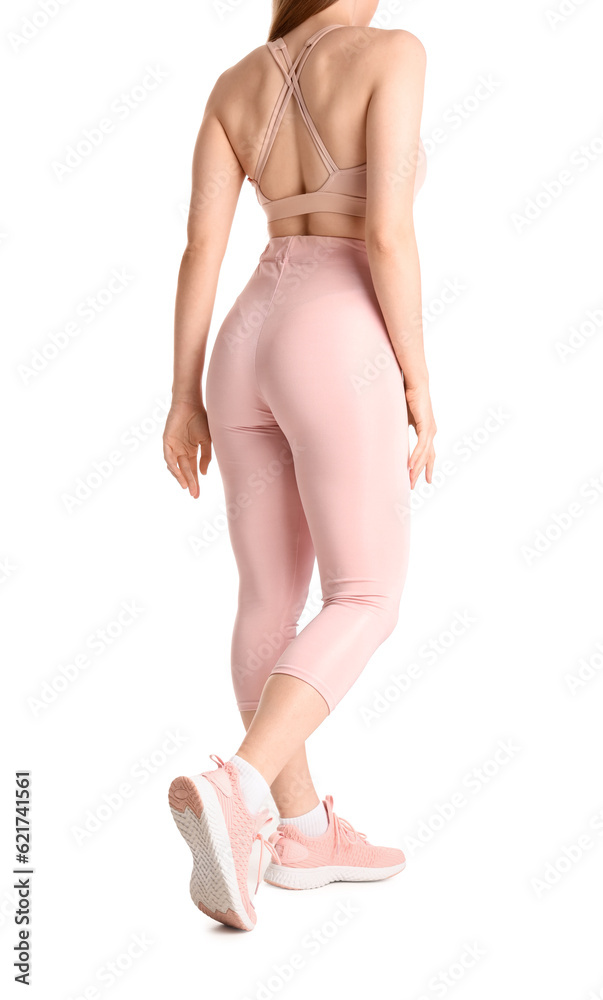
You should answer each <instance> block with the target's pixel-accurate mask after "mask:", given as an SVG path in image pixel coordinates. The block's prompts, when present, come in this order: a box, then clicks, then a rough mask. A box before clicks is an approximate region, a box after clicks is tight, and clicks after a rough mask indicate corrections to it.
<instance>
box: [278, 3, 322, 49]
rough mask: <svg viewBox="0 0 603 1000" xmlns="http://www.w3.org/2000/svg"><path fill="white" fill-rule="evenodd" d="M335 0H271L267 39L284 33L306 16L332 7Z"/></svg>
mask: <svg viewBox="0 0 603 1000" xmlns="http://www.w3.org/2000/svg"><path fill="white" fill-rule="evenodd" d="M336 2H337V0H272V23H271V25H270V32H269V34H268V41H269V42H273V41H274V40H275V38H280V37H281V35H286V34H287V32H288V31H293V29H294V28H297V26H298V25H299V24H302V23H303V22H304V21H305V20H306V19H307V18H308V17H312V16H313V15H314V14H319V13H320V11H321V10H326V9H327V7H332V6H333V4H334V3H336Z"/></svg>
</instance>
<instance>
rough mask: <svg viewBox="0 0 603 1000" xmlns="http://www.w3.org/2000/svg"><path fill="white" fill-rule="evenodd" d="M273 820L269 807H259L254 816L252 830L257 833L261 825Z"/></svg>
mask: <svg viewBox="0 0 603 1000" xmlns="http://www.w3.org/2000/svg"><path fill="white" fill-rule="evenodd" d="M273 822H274V816H273V815H272V813H271V812H270V810H269V809H260V811H259V813H257V815H256V817H255V821H254V824H253V832H254V833H259V832H260V830H261V829H262V827H264V826H266V824H267V823H270V824H272V823H273Z"/></svg>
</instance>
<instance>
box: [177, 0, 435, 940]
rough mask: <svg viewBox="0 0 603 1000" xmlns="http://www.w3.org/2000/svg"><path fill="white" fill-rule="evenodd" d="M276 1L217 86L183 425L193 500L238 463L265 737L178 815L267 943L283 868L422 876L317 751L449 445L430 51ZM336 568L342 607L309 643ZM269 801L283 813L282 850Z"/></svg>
mask: <svg viewBox="0 0 603 1000" xmlns="http://www.w3.org/2000/svg"><path fill="white" fill-rule="evenodd" d="M273 6H274V11H273V15H274V16H273V22H272V26H271V29H270V35H269V40H268V43H267V44H266V45H263V46H261V47H260V48H257V49H254V50H253V51H252V52H250V53H249V55H247V56H246V57H245V58H244V59H242V60H241V61H240V62H239V63H237V64H236V65H235V66H233V67H231V68H230V69H228V70H227V71H226V72H225V73H223V74H222V75H221V76H220V77H219V79H218V81H217V83H216V84H215V86H214V89H213V90H212V92H211V94H210V97H209V100H208V102H207V107H206V109H205V114H204V118H203V122H202V125H201V129H200V132H199V136H198V139H197V144H196V147H195V152H194V160H193V192H192V199H191V208H190V216H189V221H188V243H187V246H186V249H185V252H184V256H183V260H182V265H181V269H180V274H179V280H178V290H177V300H176V316H175V326H176V329H175V362H174V384H173V403H172V407H171V410H170V413H169V416H168V420H167V425H166V429H165V434H164V453H165V459H166V462H167V465H168V468H169V470H170V472H171V473H172V474H173V475H174V476H175V477H176V479H177V480H178V482H179V483H180V485H181V486H182V487H183V488H184V489H186V488H188V490H189V491H190V493H191V495H192V496H193V497H197V496H199V481H198V477H197V456H198V449H199V448H200V449H201V455H200V459H199V470H200V472H201V474H202V475H205V474H206V473H207V467H208V463H209V461H210V458H211V448H212V442H213V446H214V448H215V451H216V457H217V460H218V464H219V469H220V473H221V476H222V479H223V483H224V490H225V496H226V503H227V509H228V512H229V532H230V538H231V542H232V546H233V550H234V554H235V557H236V561H237V566H238V569H239V574H240V589H239V605H238V613H237V617H236V622H235V626H234V633H233V639H232V677H233V683H234V688H235V694H236V697H237V703H238V707H239V710H240V711H241V715H242V718H243V723H244V725H245V728H246V731H247V732H246V736H245V738H244V740H243V742H242V743H241V745H240V747H239V748H238V749H237V751H236V753H235V754H234V755H233V756H232V757H231V758H230V759H229V760H228V761H227V762H226V763H224V762H223V761H222V760H221V759H220V758H218V757H213V756H212V759H213V760H214V762H215V763H216V764H217V765H218V766H217V768H215V769H214V770H212V771H207V772H204V773H203V774H199V775H195V776H194V777H191V778H188V777H180V778H176V779H175V780H174V781H173V782H172V785H171V787H170V793H169V801H170V806H171V809H172V814H173V816H174V819H175V820H176V823H177V825H178V828H179V830H180V832H181V833H182V834H183V836H184V837H185V839H186V841H187V843H188V844H189V846H190V848H191V851H192V853H193V857H194V869H193V875H192V879H191V894H192V897H193V900H194V902H195V903H196V904H197V905H198V906H199V908H200V909H201V910H202V911H203V912H204V913H206V914H207V915H208V916H210V917H212V918H213V919H215V920H219V921H222V922H223V923H225V924H231V925H232V926H235V927H240V928H244V929H246V930H250V929H251V928H253V927H254V925H255V922H256V912H255V908H254V905H253V902H252V899H253V897H254V896H255V893H256V891H257V888H258V885H259V883H260V881H261V879H262V877H263V876H264V872H265V877H266V879H267V880H268V881H270V882H273V883H275V884H276V885H280V886H283V887H287V888H311V887H316V886H319V885H324V884H326V883H327V882H330V881H341V880H355V881H365V880H375V879H381V878H385V877H387V876H389V875H393V874H396V873H397V872H399V871H401V870H402V868H403V867H404V863H405V862H404V855H403V853H402V851H399V850H396V849H388V848H378V847H375V846H373V845H372V844H370V843H369V842H368V840H367V839H366V837H365V835H364V834H361V833H358V832H357V831H356V830H354V828H353V827H352V826H351V824H349V823H348V822H347V821H346V820H342V819H340V818H339V817H338V816H337V815H336V814H334V813H333V801H332V798H331V796H327V797H326V799H325V800H324V801H323V802H321V801H320V800H319V797H318V795H317V793H316V791H315V789H314V786H313V784H312V779H311V776H310V773H309V770H308V763H307V760H306V753H305V747H304V744H305V741H306V739H307V738H308V737H309V736H310V734H311V733H312V732H313V731H314V730H315V729H316V728H317V727H318V726H319V725H320V724H321V722H322V721H323V720H324V719H325V718H326V716H327V715H328V714H329V713H330V712H331V711H332V710H333V708H334V707H335V706H336V705H337V704H338V702H339V701H340V700H341V699H342V697H343V696H344V694H345V693H346V692H347V691H348V690H349V689H350V687H351V686H352V684H353V683H354V681H355V680H356V679H357V677H358V676H359V674H360V673H361V671H362V670H363V668H364V667H365V665H366V663H367V662H368V660H369V658H370V656H371V655H372V653H373V652H374V651H375V650H376V649H377V647H378V646H379V645H380V644H381V642H383V640H384V639H385V638H386V637H387V636H388V635H389V634H390V633H391V631H392V630H393V628H394V626H395V624H396V621H397V616H398V608H399V603H400V598H401V593H402V587H403V584H404V579H405V575H406V567H407V558H408V529H409V518H408V516H407V515H408V512H409V497H410V490H411V489H412V488H413V487H414V485H415V483H416V482H417V479H418V477H419V475H420V474H421V472H422V471H423V470H425V474H426V479H427V481H428V482H431V476H432V470H433V464H434V458H435V453H434V447H433V438H434V434H435V431H436V426H435V423H434V418H433V413H432V407H431V401H430V396H429V384H428V373H427V368H426V363H425V357H424V352H423V337H422V329H421V294H420V273H419V263H418V257H417V248H416V241H415V236H414V229H413V219H412V207H413V198H414V194H415V191H416V189H417V187H418V186H419V185H420V183H421V181H422V178H423V174H424V151H423V148H422V145H421V142H420V137H419V127H420V119H421V110H422V101H423V82H424V71H425V53H424V49H423V47H422V45H421V43H420V42H419V41H418V39H417V38H415V37H414V36H413V35H411V34H409V33H408V32H406V31H402V30H393V31H384V30H379V29H376V28H370V27H368V25H369V22H370V20H371V18H372V17H373V15H374V13H375V10H376V8H377V2H376V0H335V2H334V0H274V5H273ZM246 177H247V178H248V179H249V180H250V182H251V184H252V185H253V187H254V188H255V191H256V194H257V197H258V200H259V202H260V204H261V205H262V206H263V208H264V209H265V211H266V214H267V218H268V235H269V242H268V244H267V246H266V249H265V250H264V252H263V253H262V254H261V256H260V259H259V263H258V266H257V268H256V269H255V271H254V273H253V274H252V276H251V278H250V280H249V282H248V283H247V285H246V286H245V288H244V289H243V291H242V292H241V293H240V295H239V296H238V298H237V300H236V302H235V303H234V305H233V307H232V309H231V310H230V312H229V313H228V315H227V316H226V318H225V319H224V321H223V323H222V326H221V328H220V330H219V332H218V335H217V339H216V342H215V345H214V348H213V351H212V356H211V361H210V364H209V368H208V373H207V384H206V398H207V410H206V409H205V407H204V403H203V399H202V395H201V376H202V370H203V364H204V357H205V347H206V340H207V334H208V330H209V326H210V320H211V314H212V308H213V303H214V297H215V292H216V284H217V280H218V274H219V269H220V264H221V262H222V259H223V256H224V252H225V249H226V244H227V240H228V235H229V232H230V228H231V223H232V219H233V215H234V211H235V207H236V204H237V199H238V197H239V193H240V191H241V188H242V186H243V181H244V180H245V178H246ZM402 372H403V373H404V374H403V375H402ZM409 423H410V424H411V425H412V426H413V427H414V428H415V429H416V432H417V436H418V441H417V444H416V447H415V448H414V450H413V452H412V455H411V456H410V459H409V457H408V452H409V448H408V425H409ZM315 557H316V559H317V562H318V568H319V571H320V578H321V584H322V592H323V608H322V610H321V611H320V613H319V614H318V615H316V617H315V618H314V619H313V620H312V621H311V622H310V623H309V624H308V625H306V627H305V628H304V629H302V630H301V632H300V633H299V635H297V636H296V625H297V621H298V617H299V615H300V614H301V611H302V610H303V608H304V604H305V601H306V597H307V594H308V587H309V583H310V576H311V573H312V569H313V565H314V559H315ZM269 791H271V792H272V795H273V797H274V801H275V802H276V805H277V807H278V809H279V813H280V823H279V825H278V829H277V830H276V831H274V832H273V833H271V834H270V836H269V838H268V839H267V837H268V834H269V831H270V821H271V818H270V817H269V815H268V814H267V812H266V811H265V810H261V809H260V807H261V805H262V803H263V802H264V800H265V798H266V796H267V795H268V793H269ZM268 863H269V867H268V868H267V870H266V871H265V869H266V866H267V864H268Z"/></svg>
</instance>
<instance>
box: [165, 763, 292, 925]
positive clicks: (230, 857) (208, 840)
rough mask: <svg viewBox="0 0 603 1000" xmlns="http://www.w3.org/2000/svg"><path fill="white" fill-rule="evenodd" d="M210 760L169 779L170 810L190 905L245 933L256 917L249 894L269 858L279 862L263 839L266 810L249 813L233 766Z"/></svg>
mask: <svg viewBox="0 0 603 1000" xmlns="http://www.w3.org/2000/svg"><path fill="white" fill-rule="evenodd" d="M210 759H211V760H213V761H215V762H216V764H217V765H218V767H217V769H216V770H215V771H204V772H203V774H195V775H193V776H192V777H190V778H187V777H180V778H174V780H173V781H172V784H171V785H170V790H169V796H168V797H169V803H170V809H171V811H172V816H173V817H174V820H175V822H176V826H177V827H178V829H179V830H180V833H181V834H182V836H183V837H184V839H185V840H186V842H187V844H188V846H189V847H190V850H191V853H192V855H193V861H194V865H193V873H192V875H191V881H190V893H191V898H192V900H193V903H195V905H196V906H198V907H199V909H200V910H202V911H203V913H206V914H207V916H208V917H212V918H213V919H214V920H219V921H220V922H221V923H223V924H230V926H231V927H239V928H241V930H246V931H250V930H252V929H253V928H254V927H255V924H256V920H257V917H256V912H255V907H254V905H253V903H252V897H254V896H255V894H256V892H257V890H258V887H259V884H260V882H261V881H262V878H263V875H264V872H265V870H266V867H267V865H268V862H269V861H270V858H271V857H272V859H273V861H274V862H275V865H278V861H279V858H278V854H277V853H276V850H275V848H274V847H273V846H272V844H270V843H269V842H268V840H267V839H265V837H264V834H266V836H267V835H268V832H269V831H268V828H269V826H270V824H272V823H273V822H274V817H272V816H271V815H270V813H269V812H268V810H267V809H263V810H260V812H259V813H257V815H256V816H252V814H251V813H250V812H249V811H248V809H247V806H246V805H245V801H244V799H243V796H242V794H241V786H240V784H239V772H238V771H237V769H236V767H235V766H234V764H231V763H230V762H228V763H226V764H225V763H224V761H223V760H221V759H220V758H219V757H216V756H215V755H214V754H211V758H210Z"/></svg>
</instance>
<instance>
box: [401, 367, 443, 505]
mask: <svg viewBox="0 0 603 1000" xmlns="http://www.w3.org/2000/svg"><path fill="white" fill-rule="evenodd" d="M405 393H406V404H407V406H408V423H409V425H410V426H411V427H414V429H415V431H416V433H417V438H418V441H417V443H416V445H415V447H414V450H413V453H412V455H411V456H410V458H409V460H408V469H409V472H410V488H411V490H413V489H414V488H415V483H416V482H417V479H418V478H419V476H420V475H421V472H422V471H423V469H425V479H426V481H427V482H428V483H431V477H432V473H433V465H434V462H435V449H434V447H433V439H434V437H435V435H436V431H437V427H436V422H435V419H434V416H433V409H432V406H431V397H430V395H429V388H428V386H427V384H424V383H421V384H420V385H418V386H415V387H414V388H413V387H412V386H406V387H405Z"/></svg>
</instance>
